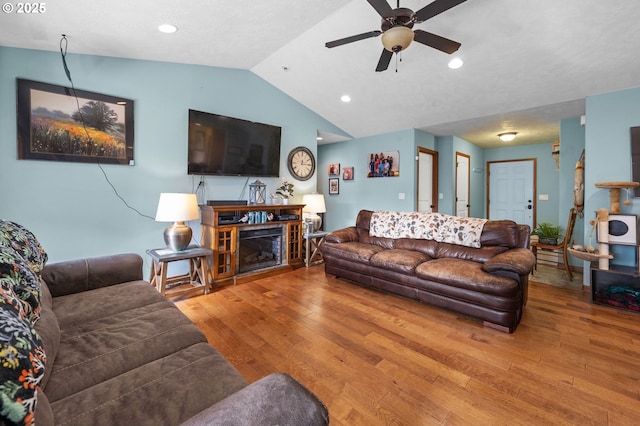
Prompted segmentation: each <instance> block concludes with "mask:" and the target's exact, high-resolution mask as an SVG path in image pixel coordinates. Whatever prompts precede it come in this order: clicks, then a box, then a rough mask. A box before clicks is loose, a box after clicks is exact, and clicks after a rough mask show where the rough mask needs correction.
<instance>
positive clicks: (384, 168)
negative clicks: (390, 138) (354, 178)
mask: <svg viewBox="0 0 640 426" xmlns="http://www.w3.org/2000/svg"><path fill="white" fill-rule="evenodd" d="M398 176H400V153H399V152H398V151H382V152H373V153H371V154H369V155H367V177H368V178H377V177H398Z"/></svg>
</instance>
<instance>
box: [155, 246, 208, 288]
mask: <svg viewBox="0 0 640 426" xmlns="http://www.w3.org/2000/svg"><path fill="white" fill-rule="evenodd" d="M147 254H148V255H149V256H151V259H152V260H153V263H152V264H151V277H150V279H149V281H150V282H151V284H152V285H154V286H155V287H156V290H158V291H159V292H160V294H162V295H163V296H164V295H165V294H166V290H167V284H174V283H178V282H186V281H189V283H190V284H191V285H192V286H194V287H203V288H204V294H207V293H208V292H209V268H208V264H207V257H208V256H213V250H211V249H208V248H204V247H198V246H189V247H187V249H186V250H183V251H177V252H176V251H173V250H171V249H169V248H158V249H152V250H147ZM179 260H188V261H189V273H187V274H183V275H176V276H172V277H167V269H168V267H169V263H171V262H176V261H179ZM185 290H191V289H185ZM182 291H183V290H180V291H176V292H174V294H176V293H181V292H182Z"/></svg>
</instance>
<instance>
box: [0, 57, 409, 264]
mask: <svg viewBox="0 0 640 426" xmlns="http://www.w3.org/2000/svg"><path fill="white" fill-rule="evenodd" d="M67 62H68V65H69V68H70V70H71V76H72V78H73V80H74V83H75V86H76V87H77V88H78V89H84V90H89V91H92V92H98V93H104V94H108V95H119V96H123V97H126V98H129V99H133V100H134V103H135V109H134V114H135V166H134V167H130V166H114V165H104V166H103V167H104V170H105V172H106V174H107V175H108V177H109V180H110V181H111V182H112V183H113V185H114V186H115V188H117V190H118V192H119V193H120V195H121V196H122V197H123V198H124V199H125V200H126V201H127V202H128V203H129V204H130V205H131V206H133V207H135V208H136V209H138V210H139V211H140V212H142V213H143V214H145V215H148V216H152V217H153V216H155V210H156V206H157V203H158V197H159V194H160V193H161V192H193V190H194V188H195V186H196V184H197V180H198V178H196V179H193V178H192V177H190V176H188V175H187V145H186V140H187V120H188V109H189V108H193V109H198V110H202V111H208V112H215V113H220V114H224V115H229V116H234V117H239V118H243V119H249V120H254V121H259V122H263V123H269V124H274V125H277V126H281V127H282V151H281V162H280V170H281V176H283V177H284V176H289V174H288V170H287V167H286V158H287V155H288V153H289V151H290V150H291V149H292V148H293V147H295V146H298V145H305V146H307V147H309V148H310V149H311V150H312V151H314V152H315V151H316V134H317V130H318V129H320V130H324V131H327V132H330V133H337V134H344V133H343V132H342V131H341V130H340V129H338V128H336V127H335V126H334V125H332V124H331V123H329V122H327V121H326V120H325V119H323V118H321V117H320V116H318V115H317V114H315V113H313V112H312V111H310V110H309V109H307V108H306V107H304V106H302V105H301V104H299V103H298V102H296V101H295V100H293V99H291V98H290V97H289V96H287V95H285V94H284V93H282V92H281V91H279V90H278V89H276V88H274V87H273V86H272V85H270V84H268V83H266V82H265V81H263V80H262V79H260V78H258V77H257V76H255V75H254V74H252V73H251V72H249V71H245V70H234V69H225V68H213V67H204V66H194V65H183V64H170V63H161V62H151V61H140V60H130V59H116V58H108V57H99V56H87V55H74V54H69V55H68V56H67ZM17 77H20V78H26V79H31V80H36V81H41V82H46V83H51V84H57V85H62V86H69V82H68V81H67V80H66V76H65V74H64V71H63V68H62V61H61V58H60V54H59V53H55V52H43V51H36V50H24V49H14V48H6V47H0V93H1V94H2V96H1V98H0V179H1V180H2V184H1V185H0V200H2V201H0V217H2V218H4V219H8V220H14V221H16V222H19V223H22V224H23V225H25V226H26V227H28V228H30V229H32V230H33V231H34V232H35V234H36V235H37V236H38V238H39V239H40V240H41V242H42V244H43V246H44V247H45V249H46V250H47V252H48V253H49V256H50V259H51V260H52V261H58V260H64V259H71V258H78V257H84V256H94V255H105V254H113V253H121V252H136V253H139V254H141V255H144V252H145V250H146V249H149V248H155V247H162V246H164V241H163V238H162V232H163V230H164V228H165V227H166V226H167V224H165V223H157V222H155V221H154V220H152V219H150V218H146V217H142V216H140V215H138V214H137V213H135V212H133V211H132V210H130V209H128V208H127V207H125V205H124V204H123V203H122V202H121V201H120V200H119V199H118V198H117V197H116V195H115V194H114V192H113V191H112V189H111V188H110V186H109V185H108V184H107V182H106V180H105V178H104V176H103V175H102V172H101V171H100V169H99V168H98V166H97V165H95V164H82V163H77V164H76V163H66V162H52V161H32V160H17V155H16V151H17V150H16V97H15V93H16V78H17ZM408 171H409V170H408ZM253 180H255V179H251V181H253ZM262 180H264V181H265V182H266V183H267V191H268V192H275V188H276V187H277V186H279V184H280V180H279V179H262ZM246 181H247V179H246V178H239V177H228V178H222V177H211V178H207V179H206V196H204V198H205V199H239V198H241V197H242V198H243V199H246V196H247V192H243V188H244V185H245V182H246ZM315 182H316V180H315V179H311V180H309V181H307V182H296V199H295V200H294V201H300V200H301V196H302V194H303V193H305V192H313V190H315ZM201 201H202V200H201ZM191 226H192V227H193V229H194V235H195V236H196V238H197V239H199V236H200V228H199V224H198V223H194V222H192V223H191Z"/></svg>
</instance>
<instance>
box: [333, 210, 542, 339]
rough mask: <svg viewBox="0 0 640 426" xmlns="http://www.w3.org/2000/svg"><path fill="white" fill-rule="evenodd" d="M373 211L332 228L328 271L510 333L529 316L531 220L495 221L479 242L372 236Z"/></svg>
mask: <svg viewBox="0 0 640 426" xmlns="http://www.w3.org/2000/svg"><path fill="white" fill-rule="evenodd" d="M372 213H373V212H372V211H370V210H361V211H360V212H359V214H358V217H357V219H356V224H355V226H351V227H348V228H344V229H340V230H337V231H334V232H332V233H330V234H329V235H327V237H326V239H325V242H324V244H323V245H322V249H321V250H322V254H323V256H324V261H325V272H326V273H327V274H331V275H335V276H336V277H341V278H346V279H349V280H351V281H355V282H356V283H359V284H363V285H365V286H369V287H374V288H376V289H379V290H383V291H386V292H390V293H394V294H398V295H401V296H405V297H408V298H411V299H415V300H419V301H421V302H425V303H429V304H432V305H436V306H440V307H443V308H447V309H450V310H453V311H456V312H460V313H462V314H465V315H469V316H472V317H475V318H478V319H481V320H483V321H484V324H485V325H487V326H492V327H495V328H498V329H500V330H503V331H507V332H509V333H511V332H513V331H514V330H515V329H516V327H517V326H518V324H519V323H520V320H521V318H522V314H523V310H524V306H525V304H526V302H527V289H528V276H529V274H530V273H531V271H532V269H533V267H534V265H535V258H534V256H533V254H532V253H531V251H530V250H529V235H530V228H529V226H528V225H520V224H516V223H515V222H513V221H508V220H499V221H488V222H486V224H485V225H484V228H483V231H482V234H481V238H480V243H481V247H480V248H472V247H466V246H461V245H456V244H450V243H444V242H436V241H434V240H427V239H412V238H398V239H391V238H383V237H371V236H370V235H369V227H370V222H371V215H372Z"/></svg>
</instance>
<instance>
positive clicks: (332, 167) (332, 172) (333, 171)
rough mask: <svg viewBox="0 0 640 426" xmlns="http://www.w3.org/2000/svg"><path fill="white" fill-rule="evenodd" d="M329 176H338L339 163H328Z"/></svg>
mask: <svg viewBox="0 0 640 426" xmlns="http://www.w3.org/2000/svg"><path fill="white" fill-rule="evenodd" d="M329 176H340V163H333V164H329Z"/></svg>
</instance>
